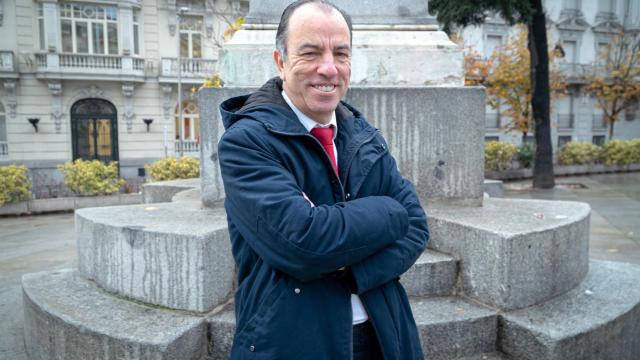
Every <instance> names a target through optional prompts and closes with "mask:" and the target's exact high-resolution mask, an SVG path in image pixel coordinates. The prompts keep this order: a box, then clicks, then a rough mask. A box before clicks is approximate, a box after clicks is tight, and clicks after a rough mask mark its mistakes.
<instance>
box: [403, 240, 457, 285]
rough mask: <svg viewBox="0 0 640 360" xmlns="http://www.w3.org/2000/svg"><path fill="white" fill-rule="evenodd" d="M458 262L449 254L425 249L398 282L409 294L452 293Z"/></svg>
mask: <svg viewBox="0 0 640 360" xmlns="http://www.w3.org/2000/svg"><path fill="white" fill-rule="evenodd" d="M457 275H458V262H457V261H456V260H455V259H454V258H452V257H451V256H449V255H445V254H442V253H439V252H437V251H433V250H426V251H425V252H424V253H423V254H422V255H420V257H419V258H418V260H416V263H415V264H413V266H412V267H411V268H410V269H409V270H408V271H407V272H406V273H404V274H402V276H401V277H400V282H401V283H402V285H403V286H404V288H405V290H406V291H407V294H408V295H409V296H444V295H451V294H453V290H454V287H455V285H456V277H457Z"/></svg>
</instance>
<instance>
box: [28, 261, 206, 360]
mask: <svg viewBox="0 0 640 360" xmlns="http://www.w3.org/2000/svg"><path fill="white" fill-rule="evenodd" d="M22 287H23V295H24V296H23V297H24V312H25V322H24V331H25V347H26V349H27V353H28V355H29V357H30V358H31V359H39V360H41V359H52V360H53V359H65V360H87V359H92V360H100V359H140V360H142V359H149V360H160V359H167V360H174V359H183V360H191V359H193V360H197V359H201V358H202V356H203V355H204V352H205V350H206V337H205V333H206V322H205V321H204V319H203V318H202V317H197V316H193V315H188V314H185V313H183V312H178V311H172V310H165V309H158V308H153V307H147V306H142V305H139V304H136V303H133V302H131V301H126V300H123V299H120V298H117V297H114V296H112V295H110V294H107V293H105V292H104V291H102V290H100V289H98V288H97V287H96V286H95V285H94V284H92V283H91V282H90V281H87V280H85V279H83V278H82V277H81V276H80V275H79V274H78V273H77V272H75V271H73V270H71V269H66V270H60V271H53V272H42V273H34V274H27V275H25V276H24V277H23V280H22Z"/></svg>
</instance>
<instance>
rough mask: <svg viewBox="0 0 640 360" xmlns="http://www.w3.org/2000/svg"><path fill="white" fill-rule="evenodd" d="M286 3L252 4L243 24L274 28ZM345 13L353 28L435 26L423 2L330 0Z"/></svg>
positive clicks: (260, 0) (259, 1)
mask: <svg viewBox="0 0 640 360" xmlns="http://www.w3.org/2000/svg"><path fill="white" fill-rule="evenodd" d="M291 2H292V1H290V0H253V1H251V3H250V5H249V14H248V15H247V17H246V18H247V20H246V22H247V23H249V24H278V23H279V22H280V16H281V15H282V11H284V9H285V7H286V6H287V5H289V4H290V3H291ZM332 2H333V3H334V4H336V6H338V7H339V8H341V9H342V10H344V11H346V12H347V13H348V14H349V15H350V16H351V19H352V21H353V23H354V24H390V25H398V24H435V23H436V22H435V19H434V18H433V16H431V15H429V13H428V11H427V1H422V2H416V1H413V0H396V1H393V2H389V1H385V0H361V1H349V0H334V1H332Z"/></svg>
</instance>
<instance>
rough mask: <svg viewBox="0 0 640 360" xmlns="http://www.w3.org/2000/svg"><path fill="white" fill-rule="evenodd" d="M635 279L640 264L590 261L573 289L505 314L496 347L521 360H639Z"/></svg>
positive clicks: (639, 302) (639, 299) (639, 293)
mask: <svg viewBox="0 0 640 360" xmlns="http://www.w3.org/2000/svg"><path fill="white" fill-rule="evenodd" d="M638 279H640V266H637V265H631V264H625V263H615V262H606V261H593V262H592V263H591V270H590V271H589V275H588V276H587V278H586V279H585V281H584V282H583V283H582V284H580V286H579V287H578V288H576V289H574V290H572V291H570V292H568V293H566V294H564V295H562V296H559V297H557V298H555V299H553V300H550V301H548V302H546V303H544V304H541V305H538V306H534V307H530V308H527V309H524V310H519V311H514V312H510V313H506V314H504V315H503V316H502V320H501V329H502V330H501V339H500V347H501V349H502V350H503V351H504V352H506V353H507V354H509V355H511V356H513V357H514V358H516V359H522V360H533V359H536V360H538V359H546V360H574V359H575V360H578V359H580V360H596V359H597V360H600V359H615V360H636V359H638V354H640V286H638Z"/></svg>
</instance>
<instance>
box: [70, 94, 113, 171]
mask: <svg viewBox="0 0 640 360" xmlns="http://www.w3.org/2000/svg"><path fill="white" fill-rule="evenodd" d="M71 135H72V138H73V159H74V160H75V159H85V160H100V161H102V162H104V163H110V162H112V161H118V115H117V112H116V108H115V106H113V104H111V103H110V102H108V101H106V100H102V99H84V100H80V101H78V102H76V103H75V104H73V106H72V107H71Z"/></svg>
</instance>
